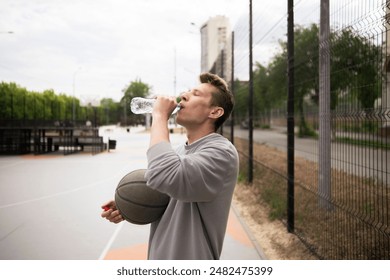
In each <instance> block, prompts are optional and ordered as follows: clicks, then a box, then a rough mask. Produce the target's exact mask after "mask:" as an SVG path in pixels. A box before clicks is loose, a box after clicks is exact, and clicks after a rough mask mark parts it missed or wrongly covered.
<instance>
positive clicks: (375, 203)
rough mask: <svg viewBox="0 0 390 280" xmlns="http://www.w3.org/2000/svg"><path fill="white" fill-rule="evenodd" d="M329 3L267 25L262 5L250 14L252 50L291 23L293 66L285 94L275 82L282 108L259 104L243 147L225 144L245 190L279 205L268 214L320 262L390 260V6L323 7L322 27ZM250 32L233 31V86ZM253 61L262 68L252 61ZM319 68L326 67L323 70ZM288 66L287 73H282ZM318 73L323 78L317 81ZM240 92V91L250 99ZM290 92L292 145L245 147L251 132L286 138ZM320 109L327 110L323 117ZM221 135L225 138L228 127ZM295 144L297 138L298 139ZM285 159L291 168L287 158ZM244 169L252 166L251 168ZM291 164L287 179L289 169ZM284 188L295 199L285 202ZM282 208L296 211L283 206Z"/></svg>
mask: <svg viewBox="0 0 390 280" xmlns="http://www.w3.org/2000/svg"><path fill="white" fill-rule="evenodd" d="M289 2H290V1H289ZM291 2H292V1H291ZM291 2H290V4H291ZM309 2H311V3H309ZM314 2H315V3H314ZM326 2H328V1H311V0H301V1H295V5H294V6H293V10H289V11H287V4H286V7H285V12H284V16H282V17H281V18H280V19H279V20H277V21H276V22H274V23H268V25H266V24H264V22H262V21H261V20H262V19H256V12H260V11H261V10H264V9H266V8H267V7H264V6H266V5H268V4H265V3H264V2H263V1H255V3H254V5H253V7H252V9H253V10H254V11H255V12H254V17H253V22H254V23H253V26H252V28H253V29H254V30H257V33H256V32H254V36H255V39H254V40H253V44H254V45H253V49H254V50H255V49H261V48H262V47H264V45H265V44H268V43H270V41H272V40H273V41H274V42H275V41H277V40H283V39H285V38H284V37H278V38H273V39H272V40H271V39H269V40H267V38H269V37H271V34H277V33H278V32H277V30H279V29H281V28H285V29H284V30H285V31H287V23H288V17H289V16H290V17H291V16H292V15H294V21H295V22H294V26H295V32H294V34H295V40H294V42H295V50H294V52H293V56H292V57H287V53H286V54H285V59H286V61H288V63H287V62H286V65H285V66H286V68H285V73H284V75H286V73H288V75H291V73H295V75H294V76H293V77H294V80H293V83H292V84H291V80H289V79H287V77H283V78H281V81H285V82H286V85H285V91H284V92H283V94H284V96H285V100H284V102H279V104H274V103H272V102H270V103H265V104H268V107H263V108H262V109H261V108H260V110H259V111H257V112H255V113H254V115H253V123H252V125H251V126H249V130H248V138H249V141H248V140H243V139H240V138H237V137H235V138H234V139H232V140H234V143H235V145H236V147H237V148H238V150H239V151H240V156H241V173H242V174H244V176H247V174H248V173H250V170H249V171H248V168H249V169H250V168H253V170H254V172H253V174H254V175H253V176H254V177H253V182H252V184H253V187H256V188H259V189H260V193H261V195H262V198H263V200H264V201H267V202H269V203H270V204H271V203H276V202H277V203H279V204H282V206H280V205H276V206H275V205H271V214H272V215H274V216H275V217H277V218H279V219H282V220H283V221H284V222H286V225H287V226H290V227H291V228H290V229H289V230H290V231H291V232H293V233H294V234H296V235H297V236H298V237H299V238H300V239H301V240H302V242H304V244H306V245H307V247H308V248H310V250H312V251H313V253H315V254H316V255H317V256H318V257H319V258H321V259H390V227H389V224H390V216H389V210H390V197H389V196H390V172H389V164H390V83H389V78H390V62H389V61H390V60H389V59H390V43H389V42H390V30H389V27H390V25H389V24H390V20H389V19H390V10H389V9H390V2H388V1H385V0H338V1H330V6H329V13H328V19H326V18H325V23H324V18H322V19H321V18H320V14H321V12H324V11H323V10H322V9H321V4H324V3H326ZM306 4H307V5H306ZM309 4H310V5H309ZM308 7H311V8H308ZM322 15H324V14H322ZM325 15H326V14H325ZM326 20H328V24H329V25H328V27H330V29H329V30H328V31H329V32H328V34H326V33H324V30H325V31H326V26H327V25H326ZM312 24H314V25H315V27H313V25H312ZM267 26H268V27H267ZM302 27H303V28H302ZM247 28H248V26H246V27H245V28H243V27H242V26H236V27H235V28H234V33H233V34H234V38H235V41H236V42H235V43H234V44H233V49H234V48H236V50H233V54H234V55H233V57H232V58H234V60H232V61H233V63H232V68H233V69H232V77H236V78H234V79H240V78H239V72H240V71H242V68H243V67H247V65H248V64H247V63H248V60H247V57H249V55H248V52H249V51H250V50H248V52H246V53H245V52H244V54H243V53H242V52H240V50H238V49H237V48H239V46H240V44H241V45H243V44H245V43H246V42H247V40H248V36H251V34H250V33H249V34H248V30H250V29H247ZM313 28H314V29H313ZM315 28H317V29H316V30H317V33H316V34H317V38H318V41H316V40H312V39H311V40H309V39H310V38H307V39H308V40H307V42H306V46H307V45H309V47H308V48H307V49H306V52H305V53H304V55H302V54H300V50H301V49H302V45H299V44H300V43H302V42H300V41H299V40H300V39H303V38H304V37H302V34H304V32H305V31H308V30H311V31H313V30H315ZM299 32H301V33H299ZM324 34H325V35H324ZM299 36H300V37H299ZM324 36H325V37H324ZM237 38H245V39H242V40H240V39H237ZM289 38H290V37H289ZM293 38H294V37H293ZM301 41H302V40H301ZM298 47H299V49H297V48H298ZM308 50H311V51H308ZM312 50H314V51H312ZM321 50H322V52H321ZM322 56H323V57H322ZM253 59H254V61H257V59H261V58H260V56H256V53H254V57H253ZM326 59H328V60H326ZM324 61H328V62H327V63H328V64H325V65H324V63H326V62H324ZM291 62H293V63H292V64H290V66H291V65H292V66H293V67H292V68H291V69H287V66H288V65H289V63H291ZM227 63H229V62H227ZM313 65H314V66H313ZM309 66H310V67H311V68H309ZM324 67H326V68H327V69H325V71H322V70H321V69H322V68H324ZM269 68H270V67H268V68H267V71H268V75H269V76H270V75H271V74H272V73H271V70H270V69H269ZM307 69H312V70H310V71H308V70H307ZM290 71H294V72H290ZM254 79H256V74H255V78H254ZM241 80H242V79H241ZM262 81H263V82H264V81H266V80H264V79H263V80H262ZM237 83H238V81H237V80H236V81H235V82H234V84H233V85H234V86H233V88H234V93H235V94H236V95H237V94H238V92H237V90H238V89H237ZM259 83H261V82H258V81H256V80H254V87H255V88H256V86H259V87H260V84H259ZM247 84H248V83H247V82H246V87H245V86H244V89H242V88H241V89H240V90H241V91H243V92H244V93H245V95H246V96H247V97H246V98H250V86H247ZM249 84H250V82H249ZM271 89H272V88H271V87H269V88H268V90H269V91H271ZM289 90H292V91H293V92H294V93H295V95H293V98H294V99H293V101H294V105H295V106H294V108H293V109H294V112H293V113H294V114H293V115H291V117H292V120H293V121H294V122H293V124H294V126H295V128H294V132H295V142H294V141H292V143H291V142H289V144H290V146H288V142H287V141H286V146H285V147H282V148H281V149H274V148H270V147H267V146H266V145H261V144H260V143H256V142H255V143H251V139H250V138H251V137H253V133H251V132H250V131H251V130H252V128H253V129H256V130H261V129H264V128H261V127H267V129H269V130H271V131H274V130H275V127H278V128H279V129H280V127H284V128H285V129H284V131H285V132H286V131H287V120H288V117H289V113H291V112H289V111H288V108H287V104H288V101H289V100H288V98H287V96H288V94H290V92H289ZM324 96H325V99H324ZM289 97H291V96H289ZM268 98H271V99H272V98H275V96H274V95H271V96H269V97H268ZM262 102H263V103H264V101H262ZM248 103H249V106H254V104H253V103H252V104H251V103H250V102H248ZM324 103H325V106H326V108H325V110H323V108H322V107H321V106H324ZM269 104H273V105H269ZM260 107H261V106H260ZM290 109H291V108H290ZM237 110H239V108H238V109H237ZM244 110H245V109H244ZM238 116H241V117H242V116H244V118H248V115H247V114H246V115H245V113H243V112H242V111H240V112H238V111H237V112H236V113H235V119H234V122H233V124H234V123H235V124H239V123H241V122H242V121H243V119H238ZM249 118H250V117H249ZM263 124H267V126H263ZM223 132H224V134H225V135H227V136H229V131H228V128H227V126H225V128H224V131H223ZM303 132H305V133H303ZM307 132H310V133H307ZM301 133H302V134H301ZM300 135H301V136H302V137H304V138H299V136H300ZM230 137H234V133H232V134H230ZM300 139H304V140H305V141H306V142H305V144H304V145H305V151H300V150H299V149H300V148H299V147H297V146H295V144H296V143H297V142H298V141H300ZM255 141H256V140H255ZM251 145H253V147H251ZM291 149H293V151H294V152H293V153H292V154H293V158H289V156H288V151H289V150H291ZM302 152H304V153H305V154H306V156H303V153H302ZM252 154H253V156H252ZM290 156H291V153H290ZM248 160H249V162H250V161H252V162H253V167H252V166H251V164H250V163H248ZM291 163H293V169H292V174H291V173H290V172H291V170H289V168H288V166H289V164H291ZM249 181H252V180H251V179H250V180H249ZM291 181H292V183H293V185H292V187H293V192H289V193H288V189H289V188H290V187H291V186H290V185H289V183H291ZM275 201H276V202H275ZM288 201H293V204H292V205H289V204H288ZM277 203H276V204H277ZM291 219H292V221H291ZM291 222H292V223H291Z"/></svg>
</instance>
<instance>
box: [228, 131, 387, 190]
mask: <svg viewBox="0 0 390 280" xmlns="http://www.w3.org/2000/svg"><path fill="white" fill-rule="evenodd" d="M234 134H235V136H236V137H241V138H244V139H248V134H249V132H248V130H244V129H240V128H238V127H237V128H236V129H235V130H234ZM253 139H254V141H255V142H258V143H263V144H267V145H268V146H272V147H276V148H278V149H279V150H282V151H286V150H287V133H286V128H281V127H276V128H273V129H270V130H263V129H255V130H254V131H253ZM295 156H296V157H302V158H305V159H308V160H311V161H314V162H317V161H318V141H317V140H315V139H305V138H298V137H295ZM331 161H332V167H333V168H337V169H340V170H344V171H346V172H348V173H351V174H355V175H359V176H362V177H368V178H375V179H378V180H381V181H382V182H384V183H385V184H390V150H383V149H374V148H362V147H359V146H355V145H347V144H342V143H335V142H332V147H331Z"/></svg>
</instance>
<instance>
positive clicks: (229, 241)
mask: <svg viewBox="0 0 390 280" xmlns="http://www.w3.org/2000/svg"><path fill="white" fill-rule="evenodd" d="M102 133H103V136H104V137H105V142H107V138H108V137H110V138H111V139H115V140H117V148H116V150H114V151H111V152H110V153H107V152H104V153H101V154H98V155H95V156H92V155H91V154H87V153H78V154H73V155H68V156H64V155H62V154H61V153H59V154H49V155H39V156H34V155H26V156H4V157H0V182H1V183H0V225H1V226H0V259H3V260H4V259H8V260H19V259H25V260H97V259H145V258H146V248H147V241H148V233H149V226H138V225H132V224H130V223H120V224H118V225H114V224H111V223H109V222H107V221H106V220H104V219H102V218H100V213H101V209H100V205H101V204H102V203H103V202H105V201H107V200H108V199H111V198H112V197H113V194H114V190H115V187H116V183H117V182H119V180H120V179H121V178H122V177H123V176H124V175H125V174H127V173H128V172H129V171H131V170H134V169H139V168H146V164H147V163H146V156H145V154H146V150H147V147H148V144H149V141H148V139H149V135H148V134H147V133H145V132H143V129H142V128H139V129H138V130H137V129H135V128H132V130H131V132H130V133H127V132H126V131H125V130H123V129H118V128H113V129H112V130H107V129H105V130H103V131H102ZM101 135H102V134H101ZM184 140H185V136H184V135H181V134H171V141H172V143H173V145H176V144H178V143H179V142H182V141H184ZM261 258H264V255H262V252H261V250H260V248H259V247H258V245H257V244H256V242H254V240H253V238H252V237H251V234H250V233H248V231H246V228H245V226H243V224H242V223H241V220H240V218H239V216H238V215H236V213H235V211H234V209H233V208H232V210H231V215H230V219H229V226H228V230H227V235H226V238H225V246H224V250H223V254H222V259H261Z"/></svg>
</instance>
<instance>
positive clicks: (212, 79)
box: [199, 73, 234, 131]
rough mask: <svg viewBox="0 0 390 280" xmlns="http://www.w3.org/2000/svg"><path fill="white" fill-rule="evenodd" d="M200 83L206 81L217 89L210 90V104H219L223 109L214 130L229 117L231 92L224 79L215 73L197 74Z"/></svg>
mask: <svg viewBox="0 0 390 280" xmlns="http://www.w3.org/2000/svg"><path fill="white" fill-rule="evenodd" d="M199 80H200V82H201V83H208V84H211V85H212V86H214V87H215V88H216V89H217V90H218V91H216V92H212V98H211V106H219V107H222V108H223V110H224V114H223V115H222V116H220V117H219V118H218V119H217V120H216V122H215V131H217V130H218V128H220V127H221V125H222V124H223V123H224V122H225V121H226V120H227V119H228V118H229V116H230V114H231V112H232V111H233V108H234V98H233V94H232V93H231V92H230V90H229V87H228V85H227V83H226V82H225V80H224V79H222V78H221V77H219V76H218V75H216V74H212V73H202V74H200V75H199Z"/></svg>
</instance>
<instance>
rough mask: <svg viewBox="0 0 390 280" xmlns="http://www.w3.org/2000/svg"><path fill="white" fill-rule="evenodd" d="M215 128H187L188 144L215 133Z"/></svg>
mask: <svg viewBox="0 0 390 280" xmlns="http://www.w3.org/2000/svg"><path fill="white" fill-rule="evenodd" d="M214 132H215V131H214V129H209V128H208V129H206V128H204V129H200V128H199V127H198V128H197V129H190V128H187V139H188V144H192V143H194V142H195V141H197V140H199V139H200V138H203V137H205V136H206V135H209V134H212V133H214Z"/></svg>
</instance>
